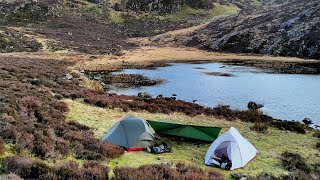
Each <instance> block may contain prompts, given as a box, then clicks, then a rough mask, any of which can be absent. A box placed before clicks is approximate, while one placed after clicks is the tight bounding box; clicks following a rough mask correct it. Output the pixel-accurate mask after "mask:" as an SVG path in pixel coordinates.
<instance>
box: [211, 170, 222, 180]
mask: <svg viewBox="0 0 320 180" xmlns="http://www.w3.org/2000/svg"><path fill="white" fill-rule="evenodd" d="M208 178H209V180H224V175H223V174H221V173H220V172H217V171H209V173H208Z"/></svg>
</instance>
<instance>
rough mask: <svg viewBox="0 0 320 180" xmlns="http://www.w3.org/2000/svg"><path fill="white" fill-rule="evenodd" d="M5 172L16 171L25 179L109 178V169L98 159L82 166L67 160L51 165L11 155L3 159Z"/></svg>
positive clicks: (98, 179) (82, 179) (81, 179)
mask: <svg viewBox="0 0 320 180" xmlns="http://www.w3.org/2000/svg"><path fill="white" fill-rule="evenodd" d="M3 171H4V173H7V174H9V173H14V174H16V175H19V176H20V177H21V178H24V179H39V180H41V179H57V180H60V179H61V180H62V179H80V180H85V179H96V180H105V179H108V173H109V170H108V168H107V167H105V166H102V165H101V164H100V163H99V162H97V161H86V162H85V163H84V164H83V166H82V167H80V166H79V164H77V163H76V162H67V163H63V164H60V165H58V166H54V167H51V166H49V165H47V164H46V163H44V162H42V161H40V160H34V159H31V158H27V157H21V156H10V157H6V158H4V160H3Z"/></svg>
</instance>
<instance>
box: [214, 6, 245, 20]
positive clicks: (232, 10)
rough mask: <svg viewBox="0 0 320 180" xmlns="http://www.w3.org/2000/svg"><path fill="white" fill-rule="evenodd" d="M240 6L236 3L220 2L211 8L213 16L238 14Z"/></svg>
mask: <svg viewBox="0 0 320 180" xmlns="http://www.w3.org/2000/svg"><path fill="white" fill-rule="evenodd" d="M239 10H240V9H239V8H238V7H237V6H235V5H221V4H218V3H214V7H213V9H212V10H211V16H212V17H216V16H226V15H231V14H236V13H238V12H239Z"/></svg>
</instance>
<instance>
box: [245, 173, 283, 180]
mask: <svg viewBox="0 0 320 180" xmlns="http://www.w3.org/2000/svg"><path fill="white" fill-rule="evenodd" d="M250 179H252V180H253V179H254V180H280V178H277V177H275V176H273V175H271V174H269V173H266V172H262V173H260V174H258V175H257V176H256V177H255V178H250Z"/></svg>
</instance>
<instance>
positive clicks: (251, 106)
mask: <svg viewBox="0 0 320 180" xmlns="http://www.w3.org/2000/svg"><path fill="white" fill-rule="evenodd" d="M262 107H263V104H258V103H256V102H253V101H250V102H249V103H248V109H260V108H262Z"/></svg>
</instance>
